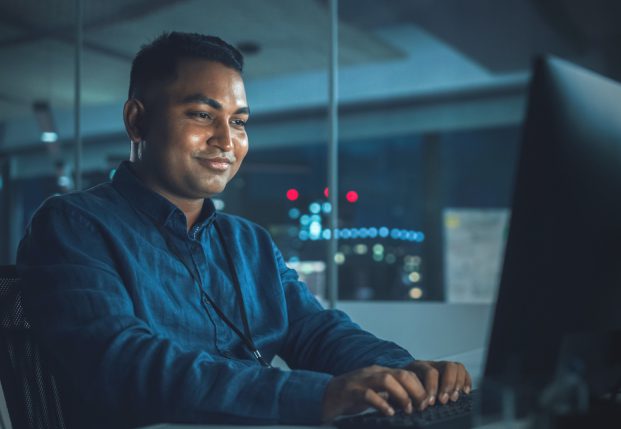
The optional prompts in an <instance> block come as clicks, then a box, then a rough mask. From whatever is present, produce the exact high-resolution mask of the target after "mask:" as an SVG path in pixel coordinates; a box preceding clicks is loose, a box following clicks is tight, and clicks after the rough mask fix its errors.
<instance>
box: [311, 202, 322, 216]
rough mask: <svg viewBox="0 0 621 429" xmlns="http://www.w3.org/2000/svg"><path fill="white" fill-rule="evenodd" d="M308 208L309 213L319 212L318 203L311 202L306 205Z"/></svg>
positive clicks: (319, 206)
mask: <svg viewBox="0 0 621 429" xmlns="http://www.w3.org/2000/svg"><path fill="white" fill-rule="evenodd" d="M308 210H309V211H310V212H311V213H315V214H316V213H319V212H320V211H321V205H319V203H311V205H310V206H308Z"/></svg>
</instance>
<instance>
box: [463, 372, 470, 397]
mask: <svg viewBox="0 0 621 429" xmlns="http://www.w3.org/2000/svg"><path fill="white" fill-rule="evenodd" d="M464 392H465V393H466V395H469V394H470V392H472V378H470V373H469V372H468V370H466V383H465V384H464Z"/></svg>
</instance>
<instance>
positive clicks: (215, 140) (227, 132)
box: [208, 121, 233, 152]
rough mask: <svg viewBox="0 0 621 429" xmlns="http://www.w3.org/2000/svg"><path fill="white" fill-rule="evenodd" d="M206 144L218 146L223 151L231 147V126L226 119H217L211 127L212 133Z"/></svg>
mask: <svg viewBox="0 0 621 429" xmlns="http://www.w3.org/2000/svg"><path fill="white" fill-rule="evenodd" d="M208 144H210V145H214V146H216V147H218V148H220V149H221V150H222V151H223V152H229V151H231V150H232V149H233V140H232V138H231V126H230V125H229V123H228V122H227V121H217V122H216V124H215V125H214V127H213V134H212V135H211V137H209V140H208Z"/></svg>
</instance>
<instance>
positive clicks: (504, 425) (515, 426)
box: [141, 421, 532, 429]
mask: <svg viewBox="0 0 621 429" xmlns="http://www.w3.org/2000/svg"><path fill="white" fill-rule="evenodd" d="M531 427H532V425H531V422H529V421H519V422H511V423H508V422H499V423H490V424H486V425H482V426H477V427H476V428H473V429H530V428H531ZM331 428H335V426H332V425H330V426H328V425H325V426H230V425H175V424H159V425H153V426H148V427H146V428H141V429H331Z"/></svg>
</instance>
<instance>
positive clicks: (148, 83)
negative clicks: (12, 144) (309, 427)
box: [18, 33, 471, 427]
mask: <svg viewBox="0 0 621 429" xmlns="http://www.w3.org/2000/svg"><path fill="white" fill-rule="evenodd" d="M242 63H243V60H242V56H241V54H240V53H239V52H238V51H237V50H236V49H235V48H233V47H232V46H230V45H228V44H227V43H225V42H223V41H222V40H220V39H218V38H215V37H210V36H203V35H199V34H186V33H169V34H164V35H162V36H161V37H159V38H158V39H157V40H155V41H154V42H153V43H151V44H150V45H147V46H145V47H143V49H142V50H141V51H140V52H139V53H138V54H137V56H136V58H135V59H134V62H133V64H132V71H131V78H130V89H129V99H128V100H127V102H126V103H125V108H124V112H123V116H124V120H125V127H126V130H127V133H128V135H129V137H130V139H131V160H130V161H131V162H124V163H122V164H121V165H120V167H119V168H118V170H117V172H116V175H115V176H114V178H113V180H112V182H111V183H105V184H102V185H99V186H96V187H95V188H92V189H90V190H87V191H84V192H76V193H72V194H68V195H65V196H61V197H54V198H50V199H48V200H47V201H46V202H45V203H44V204H43V206H42V207H41V208H40V209H39V210H38V211H37V213H36V214H35V215H34V216H33V219H32V221H31V223H30V225H29V228H28V230H27V233H26V235H25V237H24V239H23V240H22V242H21V243H20V248H19V254H18V269H19V271H20V274H21V276H22V278H23V280H24V282H25V285H26V289H25V303H26V307H27V310H28V312H29V314H30V317H31V318H32V320H33V325H34V328H35V330H36V332H37V334H38V336H39V338H40V340H41V343H42V345H43V347H44V349H45V350H46V351H47V353H48V354H49V356H50V359H51V361H52V362H53V365H54V370H55V372H56V375H57V378H58V381H59V385H60V388H61V392H62V395H63V398H64V400H65V403H64V404H63V405H64V409H65V412H66V414H67V419H68V420H69V426H70V427H92V426H102V427H103V426H107V427H131V426H139V425H147V424H151V423H155V422H163V421H168V422H188V423H190V422H196V423H222V422H229V423H254V424H257V423H288V424H296V423H297V424H315V423H319V422H322V421H323V422H328V421H330V420H332V419H333V418H334V417H336V416H338V415H341V414H347V413H355V412H359V411H361V410H363V409H365V408H367V407H376V408H378V409H379V410H381V411H383V412H384V413H386V414H392V413H394V408H393V407H400V408H404V409H405V410H406V412H411V411H412V409H413V408H415V407H418V408H425V407H427V406H428V405H430V404H434V403H435V402H440V403H446V402H447V401H449V400H456V399H457V398H458V396H459V395H460V394H461V393H462V392H463V393H469V391H470V388H471V381H470V377H469V375H468V373H467V371H466V370H465V369H464V367H463V366H462V365H461V364H457V363H449V362H424V361H415V360H414V359H413V358H412V356H411V355H410V354H409V353H408V352H406V351H405V350H404V349H402V348H400V347H398V346H397V345H395V344H393V343H389V342H385V341H381V340H379V339H377V338H375V337H374V336H372V335H371V334H369V333H366V332H364V331H362V330H361V329H360V328H359V327H358V326H357V325H355V324H354V323H352V322H351V320H350V319H349V318H348V317H347V316H346V315H345V314H343V313H342V312H339V311H328V310H323V309H322V308H321V306H320V305H319V304H318V302H317V301H316V300H315V299H314V297H313V296H312V295H311V294H310V293H309V292H308V290H307V288H306V286H305V285H304V284H302V283H300V282H299V281H298V279H297V275H296V273H295V272H294V271H293V270H291V269H288V268H287V267H286V265H285V263H284V261H283V258H282V256H281V254H280V252H279V250H278V249H277V248H276V247H275V245H274V244H273V242H272V240H271V238H270V236H269V235H268V233H267V232H266V231H265V230H264V229H262V228H261V227H259V226H257V225H255V224H253V223H251V222H249V221H247V220H244V219H242V218H239V217H236V216H231V215H226V214H223V213H216V212H215V209H214V206H213V203H212V202H211V200H210V199H209V198H210V197H212V196H214V195H216V194H218V193H220V192H222V191H223V190H224V188H225V186H226V184H227V183H228V182H229V181H230V180H231V179H232V178H233V176H234V175H235V173H236V172H237V171H238V169H239V167H240V165H241V163H242V161H243V159H244V157H245V155H246V152H247V151H248V136H247V134H246V130H245V125H246V122H247V121H248V117H249V108H248V103H247V100H246V94H245V90H244V83H243V79H242V76H241V72H242ZM413 329H414V327H413ZM276 354H278V355H279V356H281V357H282V358H283V359H284V360H285V361H286V362H287V363H288V364H289V366H290V367H291V368H292V370H291V371H284V370H281V369H276V368H271V367H270V366H269V364H268V363H267V362H269V361H271V359H272V358H273V357H274V355H276Z"/></svg>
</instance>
